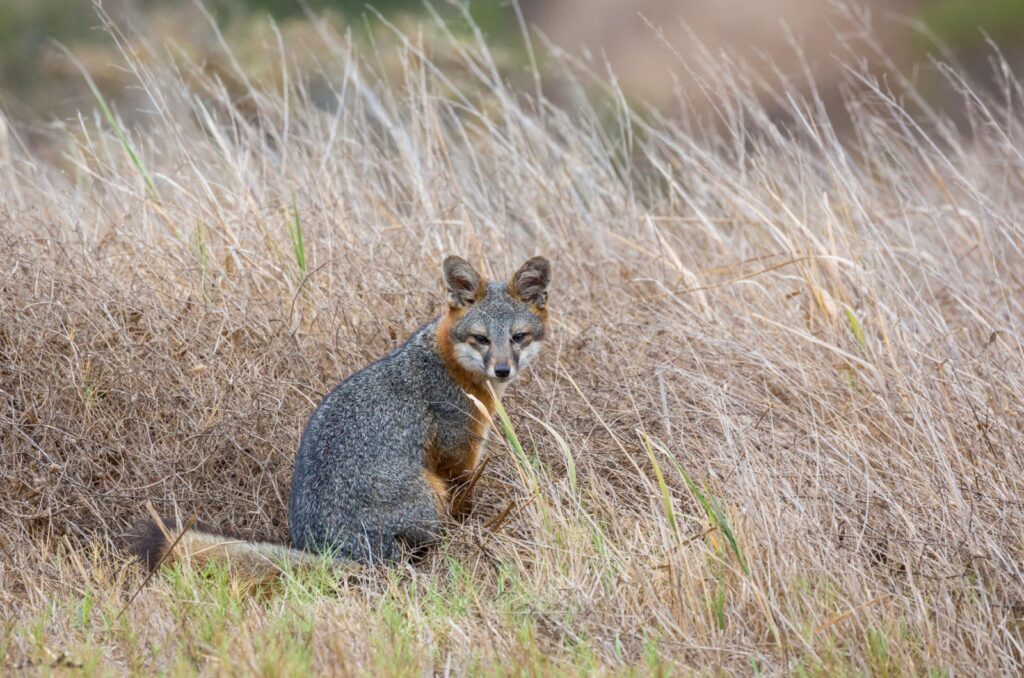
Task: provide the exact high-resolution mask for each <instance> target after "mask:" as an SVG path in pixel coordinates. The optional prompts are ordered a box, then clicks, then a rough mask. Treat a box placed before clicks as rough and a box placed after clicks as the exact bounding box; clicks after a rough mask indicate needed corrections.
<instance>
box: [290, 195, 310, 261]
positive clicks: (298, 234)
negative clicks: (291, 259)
mask: <svg viewBox="0 0 1024 678" xmlns="http://www.w3.org/2000/svg"><path fill="white" fill-rule="evenodd" d="M288 235H289V237H291V240H292V249H293V250H294V251H295V263H297V264H298V265H299V270H300V271H302V277H303V278H305V277H306V275H307V272H306V246H305V244H304V243H303V240H302V220H301V219H299V209H298V207H296V206H295V201H294V200H292V219H291V221H289V222H288Z"/></svg>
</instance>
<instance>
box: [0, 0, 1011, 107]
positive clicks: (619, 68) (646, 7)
mask: <svg viewBox="0 0 1024 678" xmlns="http://www.w3.org/2000/svg"><path fill="white" fill-rule="evenodd" d="M829 5H830V3H824V2H822V3H816V2H815V3H809V2H803V1H802V0H724V1H722V2H714V1H713V0H692V1H690V2H676V1H675V0H548V1H543V0H519V3H518V6H519V8H520V11H521V13H522V15H523V17H524V20H525V21H526V23H527V24H528V25H529V26H530V27H531V28H535V29H538V30H539V32H540V34H542V35H544V36H547V37H548V38H550V40H551V42H552V43H553V44H554V45H557V46H559V47H564V48H566V49H568V50H570V51H575V52H577V53H582V54H588V55H590V56H591V57H592V58H593V59H594V61H595V64H596V67H597V68H599V69H602V70H603V69H604V68H605V67H606V66H605V64H604V63H603V62H604V61H605V60H606V61H607V64H608V66H610V67H611V68H612V69H614V71H615V73H616V75H617V77H618V78H619V79H620V81H621V84H622V85H623V86H624V88H625V90H626V91H627V92H629V93H631V94H634V95H636V96H638V97H641V98H643V99H645V100H649V101H652V102H653V103H655V104H656V105H659V106H662V107H666V106H669V105H671V104H672V103H674V101H675V97H676V95H677V94H678V93H679V92H680V91H682V92H684V93H685V90H686V88H687V87H689V86H691V85H692V83H689V82H688V81H687V73H686V67H685V64H686V61H687V59H688V55H689V54H690V53H691V50H693V49H695V46H694V42H695V41H694V40H693V37H694V36H695V37H696V38H697V39H698V40H699V41H700V42H702V43H704V44H705V45H706V46H707V47H708V49H711V50H720V51H721V53H722V55H723V58H730V59H731V58H737V59H751V60H755V61H756V60H757V59H763V58H764V57H767V58H768V59H770V60H771V62H772V63H774V64H777V65H779V66H781V67H782V68H783V69H788V70H790V71H795V69H796V68H797V59H796V53H795V51H794V50H793V48H792V46H791V40H795V41H796V42H798V43H799V44H800V49H801V52H802V55H803V58H806V59H807V61H808V63H809V64H810V65H811V66H812V75H813V78H814V79H815V85H816V86H817V87H818V88H819V89H820V90H821V91H822V92H823V93H824V98H825V100H826V101H829V100H830V99H836V98H837V97H836V96H834V95H835V94H836V93H835V92H833V86H838V84H837V83H838V81H839V79H840V74H839V72H838V71H839V67H838V65H837V64H836V62H835V60H834V59H833V58H832V53H831V50H832V49H833V48H834V46H835V39H834V35H832V34H831V32H830V31H829V30H823V25H824V24H823V22H824V21H826V20H827V18H828V16H829V15H830V14H831V13H834V11H835V10H834V8H833V7H830V6H829ZM99 6H101V7H102V9H103V11H104V12H106V13H107V14H108V15H109V16H110V17H111V19H112V20H113V21H114V22H115V23H116V24H117V25H118V26H122V27H127V28H130V29H131V31H132V32H133V33H135V34H138V35H144V36H149V37H150V38H152V39H154V40H155V41H158V42H166V43H169V44H173V45H175V46H177V48H179V49H181V50H183V51H184V52H186V53H188V54H189V55H190V56H192V57H197V56H198V57H199V58H200V59H206V60H208V61H209V63H210V64H211V66H212V67H214V68H216V64H217V58H216V52H217V49H216V41H215V39H214V37H213V35H212V33H211V32H210V31H204V30H203V29H204V28H208V25H206V24H207V22H206V20H205V17H204V16H203V12H202V11H201V10H200V8H199V7H198V6H197V4H196V3H193V2H187V1H184V2H183V1H178V0H104V1H103V2H102V3H100V5H99ZM204 6H205V7H206V8H207V10H208V11H209V12H210V14H211V15H212V16H213V17H214V19H215V21H216V22H217V24H218V25H219V26H220V27H221V28H222V29H223V30H224V31H225V32H228V33H231V34H233V35H234V36H235V37H238V35H239V34H242V35H249V34H251V36H252V37H251V39H250V41H249V42H250V43H251V44H253V50H252V51H251V53H250V54H249V55H248V57H249V58H250V59H252V60H253V62H255V63H247V64H244V65H245V66H246V67H247V68H248V67H255V68H256V69H257V70H259V68H260V66H261V65H265V66H267V67H268V68H269V69H273V54H272V53H270V52H271V50H267V49H265V46H266V45H265V43H266V41H265V40H263V39H261V38H260V37H259V35H258V28H257V27H264V28H265V27H267V26H268V25H269V22H268V21H267V19H268V17H270V18H273V19H274V21H276V22H277V23H278V24H279V25H282V26H287V27H289V28H288V30H289V31H290V33H289V34H288V35H289V37H291V39H293V40H297V41H298V40H301V39H302V38H301V36H302V32H303V25H304V24H307V23H308V21H307V19H308V17H309V16H317V17H323V18H325V19H327V20H328V21H330V22H331V23H332V24H333V25H335V26H336V27H337V28H338V29H339V30H342V31H344V30H352V31H353V32H355V33H357V34H361V35H363V36H367V37H370V36H372V34H373V33H374V31H375V30H376V29H380V28H382V27H381V22H380V21H379V20H378V16H379V17H384V18H386V20H388V21H394V22H397V23H399V24H401V25H403V27H404V28H408V26H409V25H410V24H416V23H421V24H425V22H423V19H425V18H427V16H426V15H427V14H428V9H427V8H426V6H425V4H424V3H423V2H421V1H420V0H370V1H369V2H366V1H364V0H305V2H299V1H298V0H207V2H205V5H204ZM848 6H849V8H850V9H851V10H852V11H855V12H870V13H872V14H873V16H874V17H875V18H876V19H880V20H879V21H878V23H881V24H883V26H882V28H880V29H879V31H878V33H877V38H878V40H879V41H880V42H881V43H882V47H883V48H884V49H885V50H886V52H887V53H888V54H891V55H893V56H894V57H895V58H896V59H897V60H899V61H901V62H902V63H901V65H906V64H909V63H915V62H921V61H924V60H925V57H926V55H927V54H928V52H929V51H936V49H937V48H941V49H942V50H945V54H946V56H951V55H952V56H955V57H956V58H958V59H959V60H960V62H961V66H962V67H963V69H964V70H965V71H966V72H968V73H977V74H978V76H979V77H984V74H986V73H987V67H986V64H987V61H988V58H989V56H990V55H991V48H990V46H989V45H988V44H986V38H989V37H990V38H991V39H992V40H993V41H995V42H996V43H997V44H998V45H999V46H1000V48H1001V49H1002V50H1004V52H1005V56H1006V57H1007V60H1008V61H1009V62H1010V63H1011V64H1014V63H1020V62H1021V61H1022V57H1024V50H1022V49H1021V47H1020V44H1021V43H1022V42H1024V41H1022V40H1021V38H1022V37H1024V0H857V1H855V2H851V3H849V4H848ZM433 7H434V10H435V11H436V12H437V13H438V14H440V15H441V16H443V17H444V18H445V19H446V20H447V21H449V22H451V25H452V29H453V30H454V31H456V32H458V31H460V30H462V31H464V32H465V33H466V35H467V36H469V35H470V33H469V31H468V30H467V28H468V27H467V26H466V22H465V21H464V19H463V8H464V10H465V11H467V12H469V14H470V15H471V16H472V18H473V22H474V23H475V24H476V25H477V26H478V27H479V29H480V30H481V31H482V32H483V34H484V35H485V36H486V37H487V39H488V41H489V42H490V43H491V47H492V49H495V48H497V49H498V50H499V52H502V51H503V52H505V53H506V55H507V59H508V64H509V65H510V66H511V70H513V71H514V70H516V69H518V70H525V68H526V65H527V58H526V51H525V50H524V49H522V43H521V32H520V29H519V26H518V24H517V23H516V6H515V5H514V4H513V3H512V2H511V1H510V0H470V1H468V2H463V3H459V4H456V3H453V2H444V1H443V0H442V2H438V3H435V4H434V5H433ZM893 17H896V20H895V21H893V20H892V19H893ZM652 26H657V31H656V30H655V29H654V28H652ZM689 30H692V32H693V33H692V35H691V34H690V33H689V32H688V31H689ZM234 44H239V43H238V42H235V43H234ZM58 45H65V46H67V47H68V48H69V50H70V51H71V53H72V54H73V55H74V56H75V57H76V58H77V59H78V60H79V61H80V62H81V63H82V64H83V65H84V66H85V67H86V68H87V69H88V70H89V71H90V73H91V74H92V76H93V78H94V79H96V81H97V83H98V84H99V86H100V89H101V90H103V91H104V92H105V93H106V94H108V95H109V96H110V97H111V98H112V100H113V101H114V102H115V103H117V102H118V101H120V100H122V99H124V98H125V97H126V96H128V95H130V92H128V91H127V89H128V88H129V87H130V78H129V77H128V74H127V73H125V72H124V71H123V70H120V69H119V68H118V67H116V66H115V64H116V63H119V61H120V60H119V58H118V56H117V54H116V48H115V44H114V41H113V39H112V38H111V36H110V35H109V33H108V32H107V31H106V30H104V28H103V25H102V21H101V19H100V16H99V14H98V12H97V9H96V7H95V6H94V4H93V3H92V2H89V0H4V2H2V3H0V111H2V112H3V113H5V114H6V115H8V116H9V117H10V118H13V119H14V120H20V121H27V120H32V121H36V120H46V119H48V118H53V117H58V118H59V117H67V116H70V115H73V114H74V113H75V112H76V111H78V110H80V109H82V108H89V107H90V106H91V105H92V101H91V96H90V94H89V92H88V89H87V88H86V86H85V83H84V81H83V79H82V78H81V76H80V74H79V72H78V71H77V70H76V68H75V67H74V65H73V64H72V63H71V61H70V60H69V59H68V58H67V56H66V55H64V54H63V53H62V52H61V51H60V49H59V48H58ZM261 60H265V61H266V62H267V63H266V64H261V63H260V62H261ZM312 60H313V61H315V58H314V59H312ZM765 68H766V69H767V66H766V67H765ZM922 77H927V75H925V76H922ZM525 81H526V78H524V82H525ZM922 89H924V90H925V91H928V89H929V88H928V87H927V85H926V86H924V87H923V88H922ZM945 95H946V96H949V93H946V94H945ZM934 96H935V98H936V100H938V102H939V103H941V99H942V97H943V96H944V93H942V92H939V91H936V92H935V93H934ZM555 98H556V99H557V93H556V94H555ZM121 112H122V114H123V113H125V111H123V110H122V111H121ZM128 117H129V118H130V112H129V113H128Z"/></svg>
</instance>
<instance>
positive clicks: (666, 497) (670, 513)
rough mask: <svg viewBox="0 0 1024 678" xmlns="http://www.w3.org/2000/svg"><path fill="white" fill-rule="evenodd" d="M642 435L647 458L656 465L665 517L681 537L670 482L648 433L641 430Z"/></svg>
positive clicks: (675, 532) (656, 475)
mask: <svg viewBox="0 0 1024 678" xmlns="http://www.w3.org/2000/svg"><path fill="white" fill-rule="evenodd" d="M640 437H641V438H642V439H643V441H644V449H645V450H647V458H648V459H650V460H651V465H652V466H653V467H654V476H655V478H657V480H658V489H659V490H660V491H661V501H662V502H663V504H664V507H665V517H666V518H667V519H668V524H669V527H671V528H672V534H674V535H675V536H676V538H677V539H678V538H679V524H678V523H677V522H676V509H675V507H674V506H673V505H672V494H671V492H669V489H668V483H666V482H665V475H664V474H663V473H662V472H661V466H660V465H659V464H658V459H657V458H656V457H655V456H654V448H652V447H651V440H650V438H648V437H647V434H646V433H644V432H643V431H640Z"/></svg>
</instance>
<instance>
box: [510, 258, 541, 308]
mask: <svg viewBox="0 0 1024 678" xmlns="http://www.w3.org/2000/svg"><path fill="white" fill-rule="evenodd" d="M549 282H551V264H550V263H548V260H547V259H545V258H544V257H533V258H532V259H527V260H526V263H525V264H523V265H522V266H520V267H519V270H518V271H516V272H515V275H513V276H512V280H510V281H509V284H508V288H509V290H510V291H511V292H512V296H513V297H515V298H516V299H519V300H520V301H523V302H526V303H527V304H530V305H531V306H536V307H537V308H544V305H545V304H547V303H548V283H549Z"/></svg>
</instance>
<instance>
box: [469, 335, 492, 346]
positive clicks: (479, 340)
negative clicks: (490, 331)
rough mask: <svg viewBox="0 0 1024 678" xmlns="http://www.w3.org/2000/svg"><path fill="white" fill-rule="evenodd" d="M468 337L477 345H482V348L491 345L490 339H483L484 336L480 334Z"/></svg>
mask: <svg viewBox="0 0 1024 678" xmlns="http://www.w3.org/2000/svg"><path fill="white" fill-rule="evenodd" d="M470 337H471V338H472V339H473V341H475V342H476V343H478V344H483V345H484V346H486V345H487V344H489V343H491V340H490V339H488V338H487V337H485V336H484V335H482V334H471V335H470Z"/></svg>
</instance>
